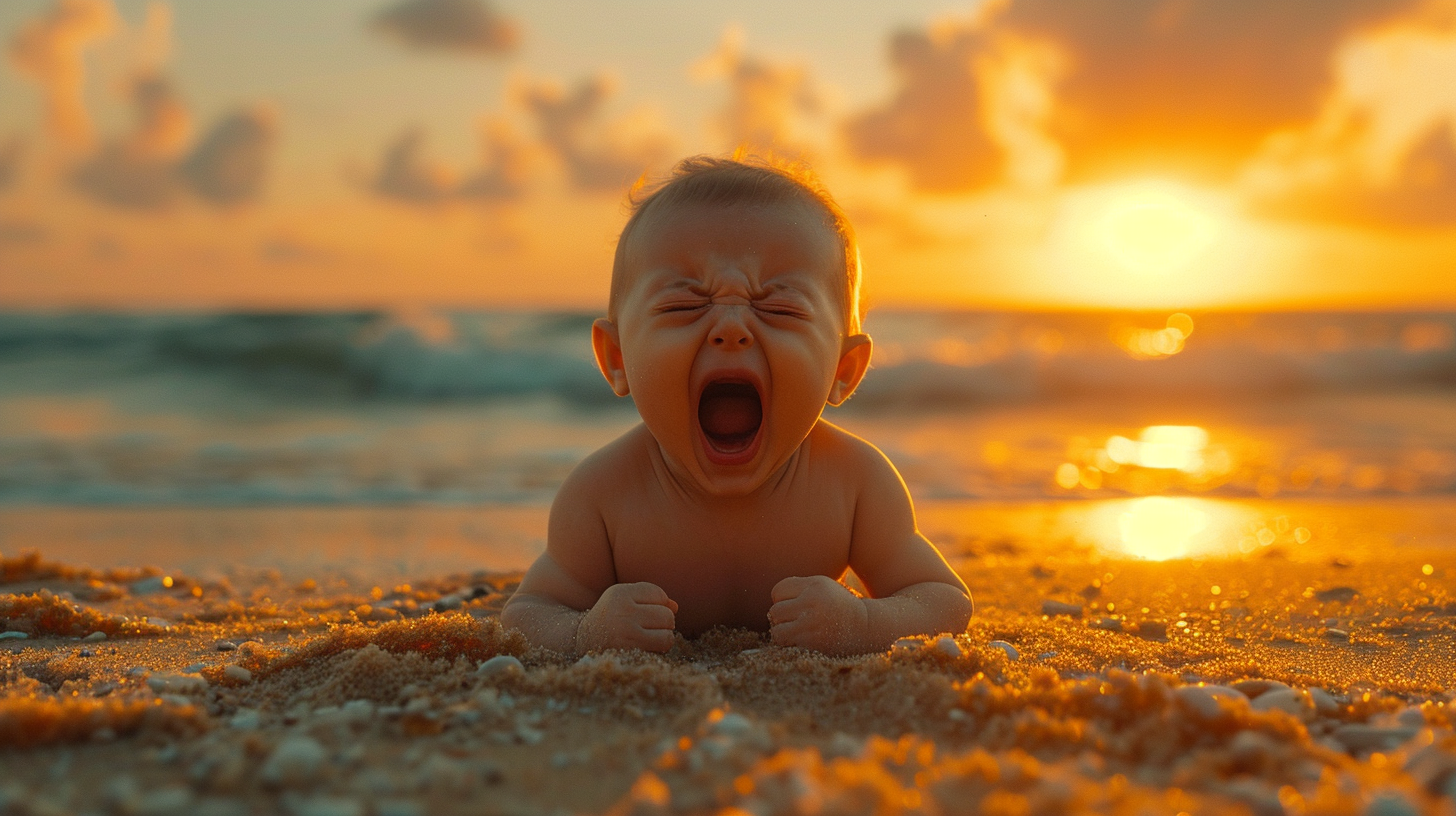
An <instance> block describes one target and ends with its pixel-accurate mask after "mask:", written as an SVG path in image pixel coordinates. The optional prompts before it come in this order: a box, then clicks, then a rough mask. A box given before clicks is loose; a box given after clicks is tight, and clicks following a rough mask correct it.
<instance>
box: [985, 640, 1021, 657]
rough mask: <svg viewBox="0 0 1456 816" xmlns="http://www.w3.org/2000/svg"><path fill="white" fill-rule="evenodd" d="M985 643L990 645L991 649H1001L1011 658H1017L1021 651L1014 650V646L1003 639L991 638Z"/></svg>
mask: <svg viewBox="0 0 1456 816" xmlns="http://www.w3.org/2000/svg"><path fill="white" fill-rule="evenodd" d="M986 645H987V646H990V647H991V648H993V649H1000V650H1001V651H1003V652H1005V653H1006V656H1007V657H1008V658H1010V659H1011V660H1019V659H1020V658H1021V653H1020V652H1018V651H1016V647H1015V646H1012V645H1011V644H1010V643H1007V642H1006V641H1004V640H993V641H991V642H990V643H987V644H986Z"/></svg>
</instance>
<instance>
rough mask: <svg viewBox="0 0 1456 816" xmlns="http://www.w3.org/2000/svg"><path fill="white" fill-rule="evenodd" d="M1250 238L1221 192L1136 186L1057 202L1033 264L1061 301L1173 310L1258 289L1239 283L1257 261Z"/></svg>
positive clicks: (1084, 192) (1088, 190)
mask: <svg viewBox="0 0 1456 816" xmlns="http://www.w3.org/2000/svg"><path fill="white" fill-rule="evenodd" d="M1257 235H1258V232H1257V230H1256V229H1254V228H1253V227H1252V226H1251V224H1250V223H1249V222H1247V221H1246V220H1245V219H1244V218H1243V217H1241V216H1240V214H1239V207H1238V203H1237V201H1236V200H1235V198H1234V196H1233V194H1232V193H1231V192H1228V191H1219V190H1214V189H1207V188H1201V187H1195V186H1192V185H1189V184H1185V183H1181V182H1176V181H1172V180H1165V179H1142V180H1135V181H1124V182H1115V183H1108V184H1097V185H1088V186H1083V187H1076V188H1071V189H1068V190H1066V191H1065V192H1063V193H1062V195H1061V196H1060V200H1059V201H1058V205H1057V210H1056V215H1055V218H1054V220H1053V221H1052V223H1051V224H1050V228H1049V231H1048V232H1047V233H1046V238H1045V243H1044V244H1043V245H1042V246H1043V249H1042V256H1041V257H1042V259H1043V260H1042V263H1045V264H1046V265H1047V269H1048V271H1049V272H1051V273H1053V274H1055V275H1056V277H1057V279H1058V292H1059V293H1060V294H1061V295H1063V296H1065V297H1067V298H1072V299H1076V300H1079V301H1082V302H1085V303H1088V304H1105V305H1109V306H1118V307H1133V308H1173V309H1181V308H1190V307H1196V306H1200V305H1206V304H1210V303H1218V302H1222V301H1225V300H1227V299H1228V298H1229V297H1232V296H1233V295H1234V290H1235V289H1238V288H1240V287H1247V286H1248V285H1250V284H1259V285H1263V284H1262V283H1260V280H1262V278H1260V279H1251V278H1250V277H1249V276H1250V274H1252V272H1251V270H1252V269H1254V268H1255V267H1258V266H1259V264H1255V263H1254V259H1255V258H1262V257H1263V255H1264V254H1265V253H1264V251H1263V250H1261V249H1260V248H1259V243H1258V241H1257V240H1256V239H1257ZM1260 263H1262V261H1261V262H1260ZM1260 268H1262V267H1260ZM1261 274H1263V276H1264V277H1267V274H1265V273H1261ZM1169 328H1175V327H1169ZM1156 331H1163V330H1162V329H1161V328H1160V329H1157V330H1156ZM1150 339H1151V340H1153V341H1154V342H1157V338H1150ZM1173 339H1174V338H1173V334H1172V332H1167V333H1166V334H1165V335H1164V340H1163V342H1164V344H1165V345H1167V341H1169V340H1173ZM1165 354H1166V352H1165V353H1164V355H1165ZM1152 356H1160V355H1152Z"/></svg>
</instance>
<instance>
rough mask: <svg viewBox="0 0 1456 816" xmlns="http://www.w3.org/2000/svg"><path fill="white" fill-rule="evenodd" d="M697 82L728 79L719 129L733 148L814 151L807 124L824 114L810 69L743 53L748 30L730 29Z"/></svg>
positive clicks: (699, 66)
mask: <svg viewBox="0 0 1456 816" xmlns="http://www.w3.org/2000/svg"><path fill="white" fill-rule="evenodd" d="M693 74H694V75H695V76H696V77H697V78H698V79H718V78H722V79H726V80H727V82H728V101H727V104H726V105H725V106H724V107H723V109H722V110H721V111H720V112H719V113H718V115H717V116H716V117H715V121H714V125H715V127H716V128H717V130H718V131H719V133H721V135H722V136H723V138H724V139H725V141H727V142H728V144H729V145H731V146H732V147H734V148H738V147H747V148H749V149H750V150H755V151H767V152H775V153H786V154H794V153H798V154H803V153H807V152H809V150H808V148H809V145H808V142H809V141H810V137H809V134H808V133H806V130H807V129H808V125H807V123H806V122H805V120H806V119H808V118H811V117H814V116H816V115H818V114H820V113H822V112H823V99H822V94H821V93H820V91H819V89H818V88H817V87H816V86H815V84H814V82H813V80H812V78H811V77H810V75H809V71H808V69H806V68H804V67H803V66H802V65H790V64H783V63H775V62H770V61H767V60H764V59H761V58H758V57H753V56H749V55H748V54H746V53H745V52H744V50H743V31H742V29H740V28H737V27H731V28H729V29H728V30H727V31H725V32H724V34H723V40H722V42H721V43H720V44H719V45H718V48H717V50H715V51H714V52H713V53H712V54H710V55H709V56H708V57H707V58H705V59H704V60H702V61H701V62H699V63H698V64H697V65H696V66H694V69H693Z"/></svg>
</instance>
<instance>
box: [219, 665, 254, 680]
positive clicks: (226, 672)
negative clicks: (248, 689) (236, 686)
mask: <svg viewBox="0 0 1456 816" xmlns="http://www.w3.org/2000/svg"><path fill="white" fill-rule="evenodd" d="M222 676H223V677H226V678H227V679H229V680H236V681H237V682H239V683H251V682H253V673H252V672H250V671H248V670H247V669H245V668H243V667H242V666H227V667H226V668H224V669H223V670H222Z"/></svg>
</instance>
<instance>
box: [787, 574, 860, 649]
mask: <svg viewBox="0 0 1456 816" xmlns="http://www.w3.org/2000/svg"><path fill="white" fill-rule="evenodd" d="M772 597H773V602H774V605H773V606H771V607H769V610H768V622H769V626H770V627H772V628H771V631H772V633H773V641H774V643H777V644H778V645H780V646H803V647H804V648H806V649H815V650H817V651H821V652H826V653H829V654H848V653H853V652H856V651H859V649H860V644H862V643H863V642H864V640H865V638H866V636H867V635H868V632H869V610H868V609H866V608H865V605H864V601H862V600H861V599H860V598H858V597H856V596H855V594H854V593H852V592H850V591H849V589H848V588H847V587H845V586H844V585H843V584H841V583H839V582H838V581H836V580H834V579H833V578H830V577H829V576H827V575H811V576H809V577H807V578H785V579H784V580H782V581H779V582H778V583H777V584H775V585H774V588H773V596H772Z"/></svg>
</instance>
